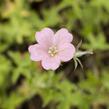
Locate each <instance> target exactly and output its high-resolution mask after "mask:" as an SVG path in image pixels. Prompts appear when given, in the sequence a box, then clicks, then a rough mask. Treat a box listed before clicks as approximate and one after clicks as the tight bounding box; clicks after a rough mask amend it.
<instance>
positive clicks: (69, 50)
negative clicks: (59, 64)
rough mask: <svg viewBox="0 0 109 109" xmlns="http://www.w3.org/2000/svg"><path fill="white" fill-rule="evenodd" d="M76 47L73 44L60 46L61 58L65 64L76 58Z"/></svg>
mask: <svg viewBox="0 0 109 109" xmlns="http://www.w3.org/2000/svg"><path fill="white" fill-rule="evenodd" d="M74 54H75V47H74V46H73V44H71V43H65V44H61V45H60V46H59V54H58V56H59V58H60V60H61V61H63V62H67V61H69V60H71V59H72V58H73V57H74Z"/></svg>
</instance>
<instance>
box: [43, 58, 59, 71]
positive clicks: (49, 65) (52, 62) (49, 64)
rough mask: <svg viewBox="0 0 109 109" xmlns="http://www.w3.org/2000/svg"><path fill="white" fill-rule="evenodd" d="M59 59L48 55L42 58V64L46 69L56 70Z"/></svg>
mask: <svg viewBox="0 0 109 109" xmlns="http://www.w3.org/2000/svg"><path fill="white" fill-rule="evenodd" d="M60 63H61V62H60V59H58V58H57V57H48V58H46V59H44V60H42V66H43V68H44V69H46V70H56V69H57V68H58V67H59V65H60Z"/></svg>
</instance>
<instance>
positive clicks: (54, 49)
mask: <svg viewBox="0 0 109 109" xmlns="http://www.w3.org/2000/svg"><path fill="white" fill-rule="evenodd" d="M48 53H49V54H50V56H52V57H53V56H55V55H56V54H57V53H58V49H57V47H56V46H51V47H49V49H48Z"/></svg>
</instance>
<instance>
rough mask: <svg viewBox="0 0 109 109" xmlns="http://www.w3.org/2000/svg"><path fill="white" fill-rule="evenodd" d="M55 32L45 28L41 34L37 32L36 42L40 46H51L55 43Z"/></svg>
mask: <svg viewBox="0 0 109 109" xmlns="http://www.w3.org/2000/svg"><path fill="white" fill-rule="evenodd" d="M53 36H54V32H53V31H52V30H51V29H50V28H44V29H42V31H40V32H36V35H35V37H36V40H37V42H38V43H39V44H42V45H45V46H50V45H51V44H52V41H53Z"/></svg>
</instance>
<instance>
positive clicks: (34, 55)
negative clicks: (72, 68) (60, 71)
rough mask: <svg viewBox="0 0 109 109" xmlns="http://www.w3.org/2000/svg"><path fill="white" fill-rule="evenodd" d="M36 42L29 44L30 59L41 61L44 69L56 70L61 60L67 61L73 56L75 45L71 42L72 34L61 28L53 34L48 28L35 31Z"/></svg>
mask: <svg viewBox="0 0 109 109" xmlns="http://www.w3.org/2000/svg"><path fill="white" fill-rule="evenodd" d="M35 37H36V40H37V42H38V43H37V44H34V45H30V46H29V52H30V57H31V60H33V61H41V64H42V67H43V68H44V69H46V70H50V69H51V70H56V69H57V68H58V67H59V66H60V64H61V62H67V61H69V60H71V59H72V58H73V57H74V54H75V47H74V46H73V45H72V44H71V42H72V40H73V36H72V34H70V33H69V32H68V30H67V29H65V28H62V29H60V30H59V31H57V32H56V33H55V34H54V32H53V31H52V30H51V29H50V28H44V29H42V31H40V32H36V36H35Z"/></svg>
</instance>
